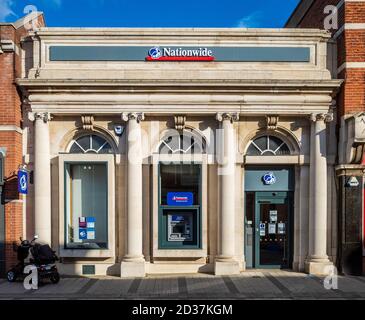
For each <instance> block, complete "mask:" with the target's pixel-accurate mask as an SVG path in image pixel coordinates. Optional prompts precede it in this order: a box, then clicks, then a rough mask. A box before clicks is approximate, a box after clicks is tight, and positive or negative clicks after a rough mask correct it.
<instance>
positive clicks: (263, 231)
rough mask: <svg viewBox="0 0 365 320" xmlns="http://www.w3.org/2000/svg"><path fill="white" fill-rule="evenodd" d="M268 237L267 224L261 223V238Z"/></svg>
mask: <svg viewBox="0 0 365 320" xmlns="http://www.w3.org/2000/svg"><path fill="white" fill-rule="evenodd" d="M265 236H266V224H265V223H260V237H265Z"/></svg>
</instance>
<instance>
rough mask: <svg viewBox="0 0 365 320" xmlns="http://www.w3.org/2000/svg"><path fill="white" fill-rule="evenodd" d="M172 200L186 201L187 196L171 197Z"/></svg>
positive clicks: (187, 199)
mask: <svg viewBox="0 0 365 320" xmlns="http://www.w3.org/2000/svg"><path fill="white" fill-rule="evenodd" d="M172 200H174V201H176V202H188V201H189V198H188V197H177V196H175V197H173V198H172Z"/></svg>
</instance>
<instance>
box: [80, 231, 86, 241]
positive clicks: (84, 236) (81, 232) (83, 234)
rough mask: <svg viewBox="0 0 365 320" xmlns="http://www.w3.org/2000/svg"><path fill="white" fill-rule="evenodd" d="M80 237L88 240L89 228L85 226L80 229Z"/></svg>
mask: <svg viewBox="0 0 365 320" xmlns="http://www.w3.org/2000/svg"><path fill="white" fill-rule="evenodd" d="M79 238H80V240H87V229H85V228H80V229H79Z"/></svg>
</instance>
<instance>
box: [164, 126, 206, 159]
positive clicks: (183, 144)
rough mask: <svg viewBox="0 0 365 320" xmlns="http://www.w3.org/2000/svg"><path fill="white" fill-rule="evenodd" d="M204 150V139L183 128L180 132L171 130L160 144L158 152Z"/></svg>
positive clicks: (199, 152) (203, 151) (186, 152)
mask: <svg viewBox="0 0 365 320" xmlns="http://www.w3.org/2000/svg"><path fill="white" fill-rule="evenodd" d="M205 152H206V145H205V141H204V139H203V138H202V137H200V136H198V135H196V134H194V133H193V132H192V131H189V130H184V131H183V132H182V133H179V132H178V131H176V130H172V131H171V134H170V135H167V136H166V137H165V139H164V140H163V141H162V143H161V146H160V154H176V153H180V154H201V153H205Z"/></svg>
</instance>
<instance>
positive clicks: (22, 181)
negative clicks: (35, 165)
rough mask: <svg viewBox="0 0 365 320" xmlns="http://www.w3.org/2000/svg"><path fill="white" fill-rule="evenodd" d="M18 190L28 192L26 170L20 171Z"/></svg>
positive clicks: (23, 192) (22, 192)
mask: <svg viewBox="0 0 365 320" xmlns="http://www.w3.org/2000/svg"><path fill="white" fill-rule="evenodd" d="M18 191H19V193H21V194H28V172H27V171H25V170H19V171H18Z"/></svg>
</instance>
